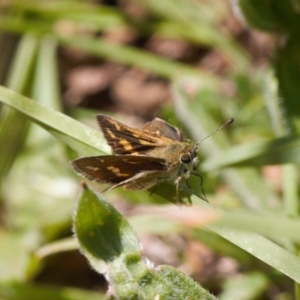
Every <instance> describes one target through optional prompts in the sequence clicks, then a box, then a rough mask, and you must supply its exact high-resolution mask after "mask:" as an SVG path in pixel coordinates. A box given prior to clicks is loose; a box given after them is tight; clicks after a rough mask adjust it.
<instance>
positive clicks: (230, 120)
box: [196, 118, 234, 145]
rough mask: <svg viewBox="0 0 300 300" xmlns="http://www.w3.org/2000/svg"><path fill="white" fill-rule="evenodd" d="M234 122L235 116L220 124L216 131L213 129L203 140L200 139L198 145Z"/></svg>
mask: <svg viewBox="0 0 300 300" xmlns="http://www.w3.org/2000/svg"><path fill="white" fill-rule="evenodd" d="M233 122H234V118H230V119H229V120H227V121H226V122H225V123H224V124H223V125H222V126H220V127H219V128H218V129H216V130H215V131H213V132H212V133H210V134H209V135H207V136H206V137H205V138H203V139H202V140H200V141H199V142H198V143H197V144H196V145H199V144H200V143H201V142H203V141H204V140H206V139H207V138H209V137H211V136H212V135H213V134H215V133H216V132H218V131H219V130H220V129H223V128H224V127H226V126H228V125H230V124H232V123H233Z"/></svg>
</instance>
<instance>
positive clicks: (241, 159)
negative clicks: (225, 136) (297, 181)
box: [201, 136, 300, 171]
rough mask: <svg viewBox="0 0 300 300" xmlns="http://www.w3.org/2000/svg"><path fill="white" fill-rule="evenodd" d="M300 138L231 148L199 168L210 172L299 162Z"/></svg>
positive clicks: (257, 142) (267, 141) (287, 138)
mask: <svg viewBox="0 0 300 300" xmlns="http://www.w3.org/2000/svg"><path fill="white" fill-rule="evenodd" d="M299 149H300V137H298V136H291V137H284V138H278V139H272V140H262V141H254V142H249V143H247V144H246V145H241V146H235V147H231V148H230V149H228V150H224V151H223V152H222V154H219V155H216V156H215V157H211V158H208V159H206V160H205V161H204V162H203V163H202V165H201V167H202V168H203V170H205V171H211V170H215V169H220V168H224V167H233V166H264V165H275V164H286V163H296V164H297V163H299V162H300V151H299Z"/></svg>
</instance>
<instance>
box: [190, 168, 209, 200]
mask: <svg viewBox="0 0 300 300" xmlns="http://www.w3.org/2000/svg"><path fill="white" fill-rule="evenodd" d="M191 174H192V175H194V176H197V177H199V178H200V187H201V192H202V194H203V199H204V200H205V201H206V202H208V200H207V198H206V195H205V192H204V188H203V177H202V176H201V175H200V174H198V173H196V172H191Z"/></svg>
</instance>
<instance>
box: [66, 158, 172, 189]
mask: <svg viewBox="0 0 300 300" xmlns="http://www.w3.org/2000/svg"><path fill="white" fill-rule="evenodd" d="M72 166H73V168H74V170H75V171H76V172H77V173H78V174H79V175H81V176H83V177H85V178H87V179H89V180H92V181H96V182H99V183H108V184H113V185H114V186H113V187H116V186H121V185H126V184H128V183H131V182H132V181H134V180H136V179H138V178H141V176H140V174H141V173H143V174H144V175H143V177H144V179H145V178H146V177H147V174H154V173H157V172H158V173H159V172H165V171H166V170H167V169H168V165H167V162H166V161H165V160H164V159H162V158H156V157H150V156H134V155H104V156H91V157H82V158H78V159H76V160H73V161H72Z"/></svg>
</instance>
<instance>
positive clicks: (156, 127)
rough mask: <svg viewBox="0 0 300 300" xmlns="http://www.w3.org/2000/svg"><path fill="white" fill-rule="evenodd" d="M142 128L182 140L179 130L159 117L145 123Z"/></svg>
mask: <svg viewBox="0 0 300 300" xmlns="http://www.w3.org/2000/svg"><path fill="white" fill-rule="evenodd" d="M142 130H146V131H150V132H155V133H156V134H160V135H163V136H165V137H168V138H170V139H172V140H175V141H180V142H182V134H181V132H180V130H179V129H178V128H176V127H174V126H172V125H170V124H169V123H167V122H166V121H164V120H162V119H159V118H155V119H154V120H153V121H151V122H148V123H146V124H145V126H144V127H143V128H142Z"/></svg>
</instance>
